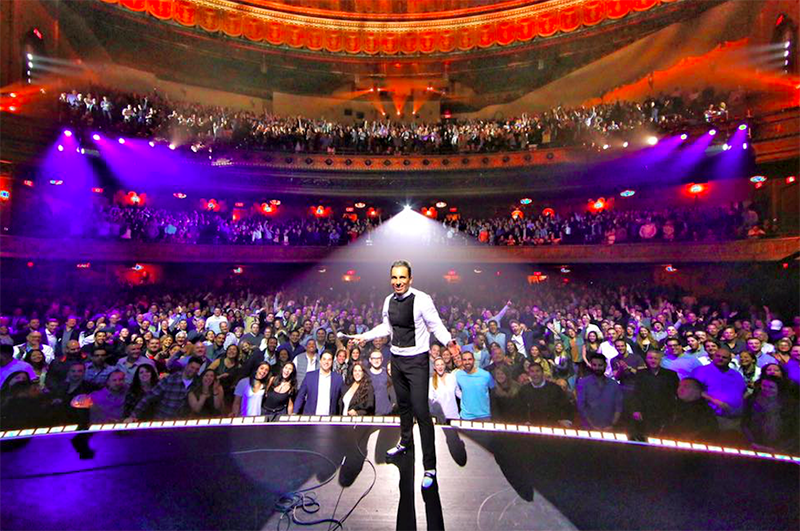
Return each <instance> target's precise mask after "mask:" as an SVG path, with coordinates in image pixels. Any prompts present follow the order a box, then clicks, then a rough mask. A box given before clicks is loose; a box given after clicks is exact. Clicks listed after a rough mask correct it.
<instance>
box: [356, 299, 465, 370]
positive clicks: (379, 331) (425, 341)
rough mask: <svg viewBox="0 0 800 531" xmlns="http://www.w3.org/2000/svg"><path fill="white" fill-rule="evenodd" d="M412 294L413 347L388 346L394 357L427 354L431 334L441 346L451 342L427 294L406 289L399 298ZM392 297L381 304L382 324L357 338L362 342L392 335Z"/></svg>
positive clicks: (448, 333) (450, 337) (451, 338)
mask: <svg viewBox="0 0 800 531" xmlns="http://www.w3.org/2000/svg"><path fill="white" fill-rule="evenodd" d="M412 293H413V294H414V337H415V341H414V343H415V344H414V346H413V347H396V346H394V345H390V350H391V352H392V354H394V355H395V356H415V355H417V354H421V353H423V352H428V350H429V349H430V344H431V333H433V335H434V336H435V337H436V339H438V340H439V342H440V343H442V344H443V345H447V344H448V343H450V341H452V340H453V337H452V336H451V335H450V332H449V331H448V330H447V327H446V326H444V323H442V319H441V318H440V317H439V312H437V311H436V306H434V304H433V299H432V298H431V296H430V295H428V294H427V293H424V292H422V291H419V290H418V289H414V288H408V291H406V292H405V293H404V294H403V295H402V297H401V298H405V297H408V296H409V295H410V294H412ZM392 297H394V295H393V294H392V295H389V296H388V297H386V300H385V301H384V302H383V322H382V323H381V324H379V325H378V326H376V327H375V328H373V329H372V330H370V331H369V332H365V333H363V334H361V335H360V336H358V338H359V339H363V340H364V341H372V340H373V339H376V338H379V337H385V336H389V337H391V335H392V325H391V323H390V322H389V303H390V302H391V300H392Z"/></svg>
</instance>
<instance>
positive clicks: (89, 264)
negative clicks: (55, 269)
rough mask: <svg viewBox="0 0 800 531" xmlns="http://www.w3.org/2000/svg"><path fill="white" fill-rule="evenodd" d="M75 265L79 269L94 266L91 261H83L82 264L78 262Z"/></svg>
mask: <svg viewBox="0 0 800 531" xmlns="http://www.w3.org/2000/svg"><path fill="white" fill-rule="evenodd" d="M75 267H77V268H78V269H89V268H90V267H92V263H91V262H82V263H80V264H77V265H76V266H75Z"/></svg>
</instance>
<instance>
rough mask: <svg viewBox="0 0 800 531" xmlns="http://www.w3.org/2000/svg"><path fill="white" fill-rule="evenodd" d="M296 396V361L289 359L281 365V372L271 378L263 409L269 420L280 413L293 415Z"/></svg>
mask: <svg viewBox="0 0 800 531" xmlns="http://www.w3.org/2000/svg"><path fill="white" fill-rule="evenodd" d="M296 396H297V371H296V370H295V368H294V363H292V362H291V361H289V362H287V363H285V364H284V365H283V367H281V372H280V374H278V375H277V376H272V377H271V378H270V380H269V384H268V385H267V394H266V396H265V397H264V403H263V407H262V411H263V413H264V414H265V415H266V416H267V419H268V420H275V419H276V418H277V417H278V416H279V415H291V414H292V413H294V400H295V397H296Z"/></svg>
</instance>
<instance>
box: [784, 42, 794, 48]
mask: <svg viewBox="0 0 800 531" xmlns="http://www.w3.org/2000/svg"><path fill="white" fill-rule="evenodd" d="M791 45H792V41H786V42H784V43H783V47H784V48H788V47H789V46H791Z"/></svg>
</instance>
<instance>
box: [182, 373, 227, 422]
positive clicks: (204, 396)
mask: <svg viewBox="0 0 800 531" xmlns="http://www.w3.org/2000/svg"><path fill="white" fill-rule="evenodd" d="M186 398H187V400H188V401H189V410H190V411H191V416H192V417H195V418H201V419H206V418H209V417H219V416H220V415H222V413H223V412H224V410H225V397H224V391H223V390H222V384H221V383H220V381H219V379H218V378H217V373H215V372H214V370H213V369H211V368H208V369H206V370H205V371H203V374H202V375H201V376H200V385H196V386H195V387H194V388H193V389H192V390H191V391H189V394H188V395H187V396H186Z"/></svg>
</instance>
